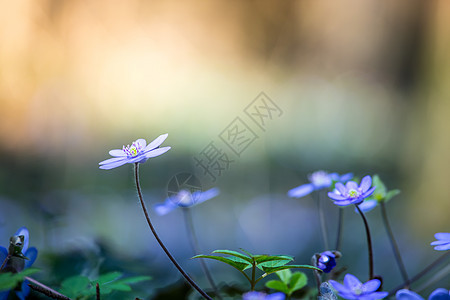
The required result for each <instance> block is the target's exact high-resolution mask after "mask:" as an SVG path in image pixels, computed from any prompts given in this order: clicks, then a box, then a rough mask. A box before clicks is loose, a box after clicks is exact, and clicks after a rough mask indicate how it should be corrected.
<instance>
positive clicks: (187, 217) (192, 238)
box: [183, 207, 222, 299]
mask: <svg viewBox="0 0 450 300" xmlns="http://www.w3.org/2000/svg"><path fill="white" fill-rule="evenodd" d="M183 215H184V221H185V223H186V228H187V231H188V236H189V242H190V244H191V248H192V251H193V252H194V255H198V254H200V253H201V251H200V247H199V245H198V239H197V235H196V234H195V228H194V222H193V221H192V214H191V211H190V209H189V208H188V207H187V208H183ZM200 265H201V267H202V270H203V272H204V273H205V275H206V278H207V279H208V282H209V284H210V285H211V287H212V289H213V290H214V294H216V296H217V298H218V299H222V297H220V294H219V290H218V289H217V286H216V284H215V282H214V280H213V278H212V276H211V273H210V272H209V269H208V266H207V265H206V263H205V260H204V259H203V258H200Z"/></svg>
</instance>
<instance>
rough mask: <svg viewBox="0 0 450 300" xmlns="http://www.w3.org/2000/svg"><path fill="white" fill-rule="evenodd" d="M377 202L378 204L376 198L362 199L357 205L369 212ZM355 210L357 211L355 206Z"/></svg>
mask: <svg viewBox="0 0 450 300" xmlns="http://www.w3.org/2000/svg"><path fill="white" fill-rule="evenodd" d="M377 204H378V201H377V200H374V199H371V200H366V201H363V202H362V203H361V204H360V205H359V206H358V207H359V209H360V210H362V211H363V212H369V211H371V210H372V209H374V208H375V207H376V206H377ZM355 212H358V210H357V209H356V207H355Z"/></svg>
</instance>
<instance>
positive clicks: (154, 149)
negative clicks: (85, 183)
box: [99, 133, 170, 170]
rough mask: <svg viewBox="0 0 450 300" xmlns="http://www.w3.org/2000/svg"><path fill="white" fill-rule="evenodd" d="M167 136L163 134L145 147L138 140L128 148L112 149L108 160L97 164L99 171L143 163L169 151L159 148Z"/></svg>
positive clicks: (145, 143)
mask: <svg viewBox="0 0 450 300" xmlns="http://www.w3.org/2000/svg"><path fill="white" fill-rule="evenodd" d="M167 136H168V134H167V133H166V134H163V135H160V136H159V137H157V138H156V139H155V140H154V141H152V142H151V143H150V144H148V145H147V142H146V141H145V140H144V139H138V140H136V141H135V142H133V143H132V144H131V146H130V145H128V146H126V147H125V146H123V148H122V149H114V150H111V151H109V154H110V155H111V156H114V158H110V159H107V160H104V161H102V162H100V163H99V165H100V167H99V168H100V169H104V170H109V169H113V168H117V167H120V166H122V165H124V164H134V163H144V162H146V161H147V159H149V158H152V157H156V156H159V155H161V154H164V153H166V152H167V151H169V150H170V147H162V148H159V146H160V145H161V144H162V143H163V142H164V140H165V139H166V138H167Z"/></svg>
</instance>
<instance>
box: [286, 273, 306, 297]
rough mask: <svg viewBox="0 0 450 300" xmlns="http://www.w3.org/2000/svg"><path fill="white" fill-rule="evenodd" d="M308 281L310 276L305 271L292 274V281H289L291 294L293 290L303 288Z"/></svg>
mask: <svg viewBox="0 0 450 300" xmlns="http://www.w3.org/2000/svg"><path fill="white" fill-rule="evenodd" d="M307 283H308V277H306V274H305V273H303V272H295V273H294V274H292V278H291V282H290V283H289V295H291V294H292V293H293V292H295V291H297V290H299V289H301V288H303V287H304V286H306V284H307Z"/></svg>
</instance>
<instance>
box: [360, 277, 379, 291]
mask: <svg viewBox="0 0 450 300" xmlns="http://www.w3.org/2000/svg"><path fill="white" fill-rule="evenodd" d="M380 285H381V281H380V280H378V279H372V280H369V281H367V282H366V283H364V284H363V291H364V293H367V294H369V293H372V292H375V291H376V290H377V289H378V288H379V287H380Z"/></svg>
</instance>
